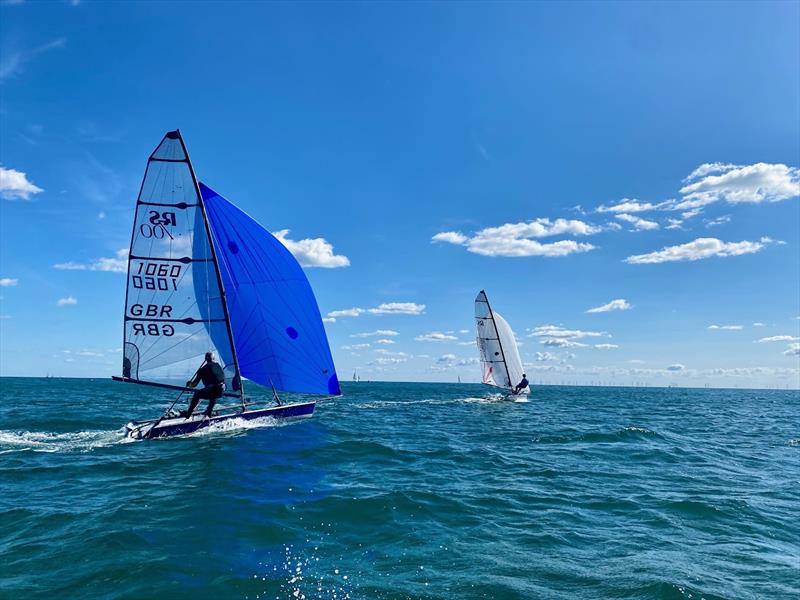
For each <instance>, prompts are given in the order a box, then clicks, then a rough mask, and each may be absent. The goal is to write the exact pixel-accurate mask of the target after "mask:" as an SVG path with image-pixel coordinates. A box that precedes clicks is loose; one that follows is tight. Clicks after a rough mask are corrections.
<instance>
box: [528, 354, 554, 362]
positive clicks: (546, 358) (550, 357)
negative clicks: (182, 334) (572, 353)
mask: <svg viewBox="0 0 800 600" xmlns="http://www.w3.org/2000/svg"><path fill="white" fill-rule="evenodd" d="M533 360H535V361H536V362H550V361H556V360H560V358H559V356H558V354H553V353H552V352H537V353H536V355H535V356H534V358H533Z"/></svg>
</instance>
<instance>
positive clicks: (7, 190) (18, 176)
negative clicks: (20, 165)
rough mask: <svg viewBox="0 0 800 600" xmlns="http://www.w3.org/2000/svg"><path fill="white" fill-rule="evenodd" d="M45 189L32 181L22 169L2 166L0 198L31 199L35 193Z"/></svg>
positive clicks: (0, 170)
mask: <svg viewBox="0 0 800 600" xmlns="http://www.w3.org/2000/svg"><path fill="white" fill-rule="evenodd" d="M43 191H44V190H43V189H42V188H40V187H38V186H36V185H34V184H32V183H31V182H30V181H28V176H27V175H25V173H23V172H22V171H17V170H15V169H6V168H5V167H1V166H0V198H5V199H6V200H30V198H31V196H32V195H33V194H38V193H40V192H43Z"/></svg>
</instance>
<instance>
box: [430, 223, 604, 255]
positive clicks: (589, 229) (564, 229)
mask: <svg viewBox="0 0 800 600" xmlns="http://www.w3.org/2000/svg"><path fill="white" fill-rule="evenodd" d="M601 231H603V228H602V227H600V226H597V225H592V224H590V223H585V222H583V221H579V220H576V219H556V220H555V221H551V220H550V219H535V220H533V221H530V222H522V223H506V224H504V225H500V226H499V227H487V228H485V229H481V230H480V231H478V232H477V233H475V234H474V235H473V236H472V237H469V236H466V235H464V234H463V233H461V232H458V231H443V232H441V233H437V234H436V235H434V236H433V238H431V240H432V241H434V242H446V243H449V244H455V245H458V246H465V247H466V248H467V250H468V251H469V252H473V253H475V254H480V255H482V256H505V257H522V256H567V255H568V254H573V253H576V252H588V251H589V250H593V249H594V246H592V245H591V244H587V243H579V242H575V241H574V240H559V241H557V242H551V243H544V244H543V243H541V242H538V241H536V239H537V238H545V237H552V236H557V235H571V236H585V235H592V234H595V233H599V232H601Z"/></svg>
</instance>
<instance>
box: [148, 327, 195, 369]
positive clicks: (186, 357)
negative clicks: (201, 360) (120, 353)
mask: <svg viewBox="0 0 800 600" xmlns="http://www.w3.org/2000/svg"><path fill="white" fill-rule="evenodd" d="M203 330H205V327H204V328H203ZM198 333H199V332H197V331H196V332H194V333H193V334H191V335H190V336H188V337H185V338H183V339H181V340H178V341H177V342H176V343H174V344H173V345H172V346H170V347H169V348H165V349H164V350H162V351H161V352H159V353H158V354H155V355H154V356H151V357H149V358H148V359H147V360H146V361H145V362H146V363H148V362H152V361H154V360H155V359H157V358H158V357H159V356H161V355H162V354H164V353H165V352H169V351H170V350H172V349H173V348H174V347H175V346H177V345H179V344H182V343H184V342H186V341H188V340H190V339H192V338H193V337H194V336H196V335H197V334H198ZM194 356H199V354H193V355H191V356H185V357H184V358H182V359H180V360H176V361H175V362H172V363H165V365H164V366H166V365H173V364H175V363H179V362H183V361H186V360H189V359H191V358H193V357H194ZM141 366H142V360H141V355H139V367H140V369H141ZM159 366H161V365H159ZM150 368H151V369H152V368H156V367H150Z"/></svg>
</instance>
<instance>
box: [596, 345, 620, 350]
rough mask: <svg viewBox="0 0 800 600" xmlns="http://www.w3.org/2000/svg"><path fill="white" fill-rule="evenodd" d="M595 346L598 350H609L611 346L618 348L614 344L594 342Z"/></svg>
mask: <svg viewBox="0 0 800 600" xmlns="http://www.w3.org/2000/svg"><path fill="white" fill-rule="evenodd" d="M594 347H595V348H597V349H598V350H611V349H612V348H619V346H617V345H616V344H595V345H594Z"/></svg>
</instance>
